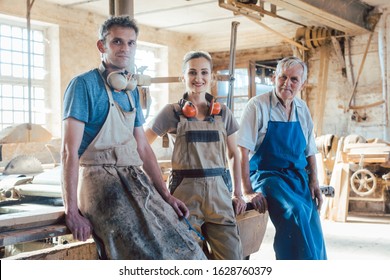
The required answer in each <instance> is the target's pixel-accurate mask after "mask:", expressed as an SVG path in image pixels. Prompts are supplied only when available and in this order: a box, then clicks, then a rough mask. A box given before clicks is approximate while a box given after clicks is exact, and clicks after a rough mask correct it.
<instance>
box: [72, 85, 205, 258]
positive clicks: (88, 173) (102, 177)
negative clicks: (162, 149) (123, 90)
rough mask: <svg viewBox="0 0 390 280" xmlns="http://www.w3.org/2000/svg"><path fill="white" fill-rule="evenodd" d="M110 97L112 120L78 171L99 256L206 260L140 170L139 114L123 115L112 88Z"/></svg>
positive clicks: (84, 207)
mask: <svg viewBox="0 0 390 280" xmlns="http://www.w3.org/2000/svg"><path fill="white" fill-rule="evenodd" d="M107 93H108V97H109V102H110V109H109V112H108V115H107V119H106V121H105V123H104V125H103V127H102V128H101V130H100V132H99V134H98V135H97V136H96V138H95V139H94V140H93V141H92V143H91V144H90V145H89V146H88V148H87V150H86V151H85V152H84V154H83V155H82V156H81V158H80V170H79V196H78V197H79V208H80V211H81V213H82V214H83V215H84V216H85V217H87V218H88V219H89V220H90V221H91V223H92V226H93V230H94V238H95V241H96V244H97V245H98V250H99V254H100V257H101V258H107V259H144V260H146V259H157V260H163V259H164V260H165V259H171V260H175V259H178V260H179V259H205V258H206V257H205V255H204V253H203V252H202V250H201V249H200V248H199V246H198V244H197V243H196V241H195V240H194V238H193V237H192V234H191V233H190V230H189V228H188V226H187V225H186V223H185V222H184V221H180V220H179V218H178V216H177V214H176V212H175V211H174V210H173V208H172V207H171V206H170V205H169V204H168V203H166V202H165V201H164V200H163V198H162V197H161V196H160V194H159V193H158V192H157V190H155V188H154V187H153V186H152V183H151V182H150V180H149V178H148V177H147V176H146V175H145V174H144V173H143V171H142V170H141V168H140V166H141V165H142V160H141V159H140V157H139V155H138V153H137V143H136V140H135V138H134V136H133V130H134V119H135V109H134V110H133V111H132V112H124V111H123V110H122V109H121V108H120V107H119V105H118V104H117V103H116V102H114V100H113V97H112V92H111V91H110V89H109V88H108V87H107ZM127 95H128V97H129V99H130V102H131V105H134V102H133V100H132V97H131V95H130V94H129V93H127ZM132 107H133V108H134V106H132Z"/></svg>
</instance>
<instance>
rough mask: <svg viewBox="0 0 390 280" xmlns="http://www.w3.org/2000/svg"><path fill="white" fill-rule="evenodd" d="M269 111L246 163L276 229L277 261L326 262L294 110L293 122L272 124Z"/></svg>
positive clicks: (275, 247)
mask: <svg viewBox="0 0 390 280" xmlns="http://www.w3.org/2000/svg"><path fill="white" fill-rule="evenodd" d="M295 107H296V106H295ZM271 111H272V106H271V108H270V115H269V119H270V120H269V122H268V129H267V132H266V135H265V138H264V140H263V142H262V144H261V145H260V147H259V149H258V151H257V152H256V154H255V155H254V156H253V157H252V158H251V160H250V162H249V164H250V179H251V182H252V186H253V189H254V191H256V192H262V193H263V195H264V196H265V198H266V199H267V203H268V211H269V215H270V218H271V221H272V223H273V224H274V226H275V229H276V233H275V238H274V250H275V255H276V259H278V260H323V259H326V258H327V257H326V250H325V243H324V239H323V234H322V229H321V222H320V218H319V214H318V211H317V207H316V203H315V201H314V200H313V199H312V198H311V194H310V189H309V186H308V175H307V172H306V170H305V167H306V165H307V160H306V156H305V147H306V139H305V137H304V134H303V131H302V128H301V125H300V123H299V119H298V113H297V109H296V108H295V114H296V116H297V121H294V122H281V121H271Z"/></svg>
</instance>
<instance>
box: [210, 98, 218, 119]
mask: <svg viewBox="0 0 390 280" xmlns="http://www.w3.org/2000/svg"><path fill="white" fill-rule="evenodd" d="M220 112H221V104H220V103H218V102H215V99H214V98H213V99H211V101H210V108H209V115H210V116H212V115H218V114H219V113H220Z"/></svg>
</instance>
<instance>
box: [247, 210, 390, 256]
mask: <svg viewBox="0 0 390 280" xmlns="http://www.w3.org/2000/svg"><path fill="white" fill-rule="evenodd" d="M322 228H323V232H324V237H325V243H326V247H327V254H328V259H329V260H390V217H389V216H387V217H383V216H382V217H361V216H360V217H358V216H348V219H347V222H345V223H341V222H333V221H329V220H322ZM274 234H275V228H274V227H273V225H272V222H271V221H269V222H268V225H267V231H266V233H265V236H264V240H263V242H262V244H261V247H260V251H259V252H257V253H255V254H253V255H251V260H253V259H256V260H275V256H274V251H273V247H272V243H273V236H274Z"/></svg>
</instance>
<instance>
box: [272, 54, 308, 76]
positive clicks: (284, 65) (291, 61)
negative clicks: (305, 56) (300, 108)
mask: <svg viewBox="0 0 390 280" xmlns="http://www.w3.org/2000/svg"><path fill="white" fill-rule="evenodd" d="M298 64H299V65H301V66H302V68H303V73H302V83H304V82H305V81H306V80H307V65H306V63H304V62H303V61H302V60H300V59H299V58H298V57H295V56H288V57H285V58H283V59H282V60H280V61H279V62H278V65H277V66H276V73H275V74H276V75H278V74H279V73H281V72H282V71H283V70H286V69H289V68H291V67H294V66H295V65H298Z"/></svg>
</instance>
